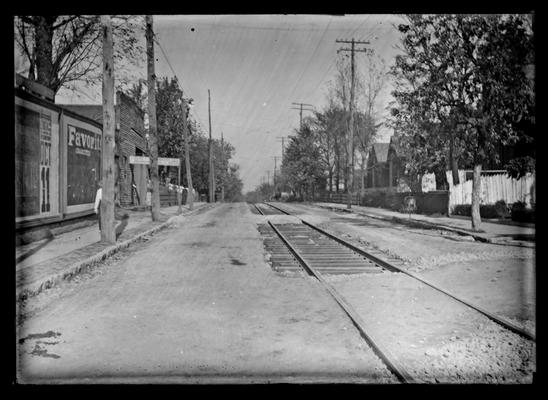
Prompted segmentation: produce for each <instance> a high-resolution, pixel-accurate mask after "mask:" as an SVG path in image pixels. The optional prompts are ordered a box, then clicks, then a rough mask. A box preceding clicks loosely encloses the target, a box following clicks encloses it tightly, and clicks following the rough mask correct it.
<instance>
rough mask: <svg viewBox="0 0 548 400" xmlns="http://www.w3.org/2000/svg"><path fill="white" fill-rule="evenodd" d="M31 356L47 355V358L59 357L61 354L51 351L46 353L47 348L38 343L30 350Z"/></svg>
mask: <svg viewBox="0 0 548 400" xmlns="http://www.w3.org/2000/svg"><path fill="white" fill-rule="evenodd" d="M30 354H32V355H33V356H40V357H49V358H61V356H59V355H57V354H53V353H48V350H47V349H46V348H44V347H41V346H40V345H39V344H38V343H36V344H35V345H34V349H32V351H31V352H30Z"/></svg>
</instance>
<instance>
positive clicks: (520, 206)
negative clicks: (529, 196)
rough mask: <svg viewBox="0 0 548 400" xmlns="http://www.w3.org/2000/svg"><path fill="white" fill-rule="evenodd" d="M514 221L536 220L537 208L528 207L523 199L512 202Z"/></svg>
mask: <svg viewBox="0 0 548 400" xmlns="http://www.w3.org/2000/svg"><path fill="white" fill-rule="evenodd" d="M512 221H517V222H535V209H534V208H527V206H526V204H525V203H524V202H523V201H516V202H515V203H514V204H512Z"/></svg>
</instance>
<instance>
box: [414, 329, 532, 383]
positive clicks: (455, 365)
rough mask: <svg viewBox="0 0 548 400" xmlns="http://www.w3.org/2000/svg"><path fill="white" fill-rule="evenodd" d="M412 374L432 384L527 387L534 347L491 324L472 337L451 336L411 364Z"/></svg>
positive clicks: (530, 375)
mask: <svg viewBox="0 0 548 400" xmlns="http://www.w3.org/2000/svg"><path fill="white" fill-rule="evenodd" d="M414 364H415V365H417V366H416V368H415V370H414V372H413V374H414V375H416V376H418V377H420V378H421V379H423V380H424V381H426V382H432V383H499V384H500V383H531V382H532V375H533V372H534V371H535V370H536V346H535V344H534V343H533V342H532V341H530V340H527V339H524V338H521V337H520V336H518V335H516V334H513V333H511V332H509V331H507V330H505V329H503V328H499V327H498V326H496V325H494V324H489V325H483V326H481V327H480V329H479V330H478V332H477V333H475V334H474V336H472V337H466V338H462V337H459V336H453V337H451V338H450V340H449V342H447V343H445V344H444V345H442V346H441V347H436V348H433V349H430V350H427V351H425V353H424V360H414Z"/></svg>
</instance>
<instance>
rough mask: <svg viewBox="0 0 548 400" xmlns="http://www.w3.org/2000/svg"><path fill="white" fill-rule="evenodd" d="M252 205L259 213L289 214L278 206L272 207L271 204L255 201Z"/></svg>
mask: <svg viewBox="0 0 548 400" xmlns="http://www.w3.org/2000/svg"><path fill="white" fill-rule="evenodd" d="M254 206H255V209H256V210H257V211H258V212H259V214H261V215H281V214H286V215H290V214H289V213H288V212H287V211H285V210H282V209H280V208H278V207H274V206H273V205H271V204H268V203H255V204H254Z"/></svg>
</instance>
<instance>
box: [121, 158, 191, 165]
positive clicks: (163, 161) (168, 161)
mask: <svg viewBox="0 0 548 400" xmlns="http://www.w3.org/2000/svg"><path fill="white" fill-rule="evenodd" d="M129 163H130V164H145V165H149V164H150V158H149V157H143V156H129ZM158 165H170V166H173V167H178V166H179V165H180V160H179V159H178V158H165V157H158Z"/></svg>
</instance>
